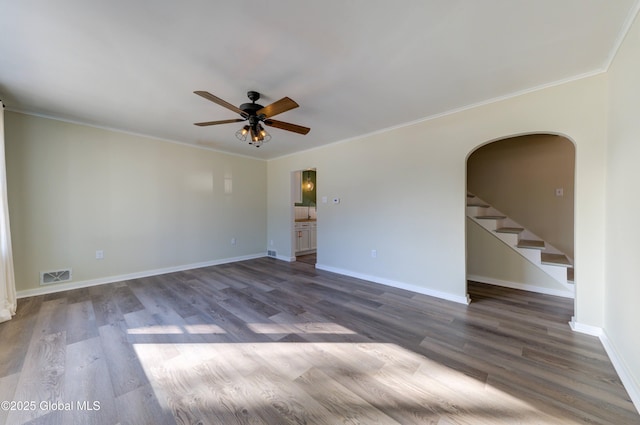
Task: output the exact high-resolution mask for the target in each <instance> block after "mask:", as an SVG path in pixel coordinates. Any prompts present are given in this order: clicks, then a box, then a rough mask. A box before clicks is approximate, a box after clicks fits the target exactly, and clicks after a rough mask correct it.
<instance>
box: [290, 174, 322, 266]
mask: <svg viewBox="0 0 640 425" xmlns="http://www.w3.org/2000/svg"><path fill="white" fill-rule="evenodd" d="M317 183H318V181H317V170H316V169H315V168H306V169H303V170H298V171H294V172H293V173H292V195H293V199H292V208H293V214H292V216H293V232H292V244H291V248H292V252H293V257H295V258H296V261H298V259H300V261H304V262H307V263H309V262H313V264H314V265H315V263H316V258H317V257H316V255H317V246H318V244H317V240H318V239H317V234H318V208H317V196H316V194H317ZM303 257H304V258H303Z"/></svg>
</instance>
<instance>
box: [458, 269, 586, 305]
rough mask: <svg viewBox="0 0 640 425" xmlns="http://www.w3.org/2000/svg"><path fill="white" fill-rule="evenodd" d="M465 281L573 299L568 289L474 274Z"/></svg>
mask: <svg viewBox="0 0 640 425" xmlns="http://www.w3.org/2000/svg"><path fill="white" fill-rule="evenodd" d="M467 280H473V281H474V282H480V283H487V284H489V285H495V286H504V287H505V288H511V289H520V290H522V291H529V292H536V293H538V294H545V295H555V296H557V297H564V298H571V299H574V298H575V294H574V292H573V291H571V290H569V289H566V290H562V289H553V288H545V287H543V286H535V285H528V284H526V283H518V282H509V281H506V280H500V279H494V278H492V277H486V276H478V275H475V274H468V275H467Z"/></svg>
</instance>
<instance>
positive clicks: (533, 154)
mask: <svg viewBox="0 0 640 425" xmlns="http://www.w3.org/2000/svg"><path fill="white" fill-rule="evenodd" d="M574 158H575V149H574V145H573V143H571V141H569V140H567V139H566V138H564V137H561V136H552V135H528V136H520V137H514V138H509V139H505V140H499V141H496V142H493V143H490V144H488V145H485V146H483V147H481V148H479V149H478V150H476V151H475V152H473V153H472V154H471V155H470V156H469V159H468V161H467V189H468V190H469V191H470V192H472V193H474V194H476V195H477V196H479V197H480V198H482V199H483V200H484V201H485V202H488V203H489V204H491V205H492V206H493V207H494V208H497V209H498V210H499V211H501V212H502V213H503V214H506V215H507V216H509V217H510V218H511V219H513V220H515V221H516V222H517V223H519V224H520V225H522V226H524V227H526V228H527V229H528V230H530V231H531V232H533V233H534V234H536V235H537V236H539V237H540V238H542V239H543V240H545V241H546V242H548V243H549V244H551V245H553V246H554V247H556V248H557V249H559V250H560V251H562V252H563V253H565V254H566V255H568V256H569V257H570V258H573V194H574V174H575V167H574ZM557 188H562V189H563V191H564V195H563V196H562V197H558V196H556V195H555V190H556V189H557Z"/></svg>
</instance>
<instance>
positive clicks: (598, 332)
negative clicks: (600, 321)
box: [569, 317, 604, 338]
mask: <svg viewBox="0 0 640 425" xmlns="http://www.w3.org/2000/svg"><path fill="white" fill-rule="evenodd" d="M569 326H571V329H572V330H573V331H574V332H580V333H582V334H587V335H591V336H597V337H598V338H600V337H601V336H602V334H603V333H604V330H603V329H602V328H600V327H598V326H591V325H585V324H584V323H578V322H576V318H575V317H572V318H571V321H570V322H569Z"/></svg>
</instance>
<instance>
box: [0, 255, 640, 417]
mask: <svg viewBox="0 0 640 425" xmlns="http://www.w3.org/2000/svg"><path fill="white" fill-rule="evenodd" d="M309 262H310V263H311V264H309V263H305V262H294V263H288V262H282V261H277V260H274V259H271V258H258V259H255V260H248V261H242V262H238V263H230V264H224V265H220V266H212V267H206V268H202V269H194V270H187V271H182V272H176V273H170V274H165V275H160V276H151V277H145V278H140V279H133V280H128V281H123V282H116V283H113V284H107V285H100V286H95V287H91V288H83V289H78V290H71V291H65V292H60V293H54V294H48V295H44V296H38V297H32V298H28V299H21V300H20V301H19V306H18V313H17V314H16V316H15V318H14V319H13V320H11V321H8V322H4V323H1V324H0V385H1V386H0V397H4V398H5V399H11V400H14V401H15V400H19V399H25V398H26V399H28V400H34V401H36V402H37V403H40V402H42V401H45V402H51V401H56V400H57V401H60V402H69V401H72V402H77V401H81V402H82V401H88V402H92V401H99V402H100V407H101V409H100V411H88V410H86V409H85V410H78V409H76V410H67V411H64V410H62V411H60V410H46V409H44V410H43V409H40V410H38V411H22V412H15V411H10V412H0V423H7V424H9V423H10V424H24V423H29V424H47V425H51V424H64V425H67V424H74V423H82V424H85V423H86V424H92V423H95V424H114V425H115V424H202V425H204V424H301V423H307V424H336V423H363V424H375V423H380V424H395V423H402V424H438V425H445V424H470V425H477V424H487V425H489V424H490V425H502V424H504V425H506V424H513V423H518V424H527V425H528V424H535V425H541V424H542V425H546V424H553V425H555V424H583V423H591V424H602V425H604V424H615V425H619V424H623V425H626V424H640V415H638V412H637V411H636V409H635V407H634V406H633V404H632V403H631V401H630V398H629V395H628V394H627V393H626V391H625V390H624V388H623V386H622V384H621V381H620V379H619V377H618V376H617V374H616V372H615V369H614V368H613V365H612V364H611V362H610V361H609V359H608V357H607V354H606V352H605V350H604V348H603V347H602V344H601V343H600V341H599V340H598V339H597V338H594V337H590V336H588V335H583V334H579V333H576V332H573V331H572V330H571V329H570V327H569V325H568V322H569V320H570V318H571V316H572V315H573V314H574V312H573V302H572V300H567V299H565V298H559V297H553V296H548V295H541V294H534V293H528V292H524V291H518V290H513V289H508V288H501V287H497V286H492V285H483V284H478V283H475V282H469V283H468V290H469V293H470V296H471V299H472V302H471V304H470V305H468V306H467V305H462V304H458V303H453V302H451V301H447V300H442V299H437V298H433V297H429V296H426V295H424V294H416V293H413V292H410V291H406V290H403V289H399V288H391V287H387V286H383V285H379V284H375V283H371V282H366V281H363V280H360V279H357V278H353V277H347V276H341V275H337V274H333V273H330V272H326V271H321V270H316V269H315V268H314V267H313V263H314V261H313V260H312V259H311V260H309Z"/></svg>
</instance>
